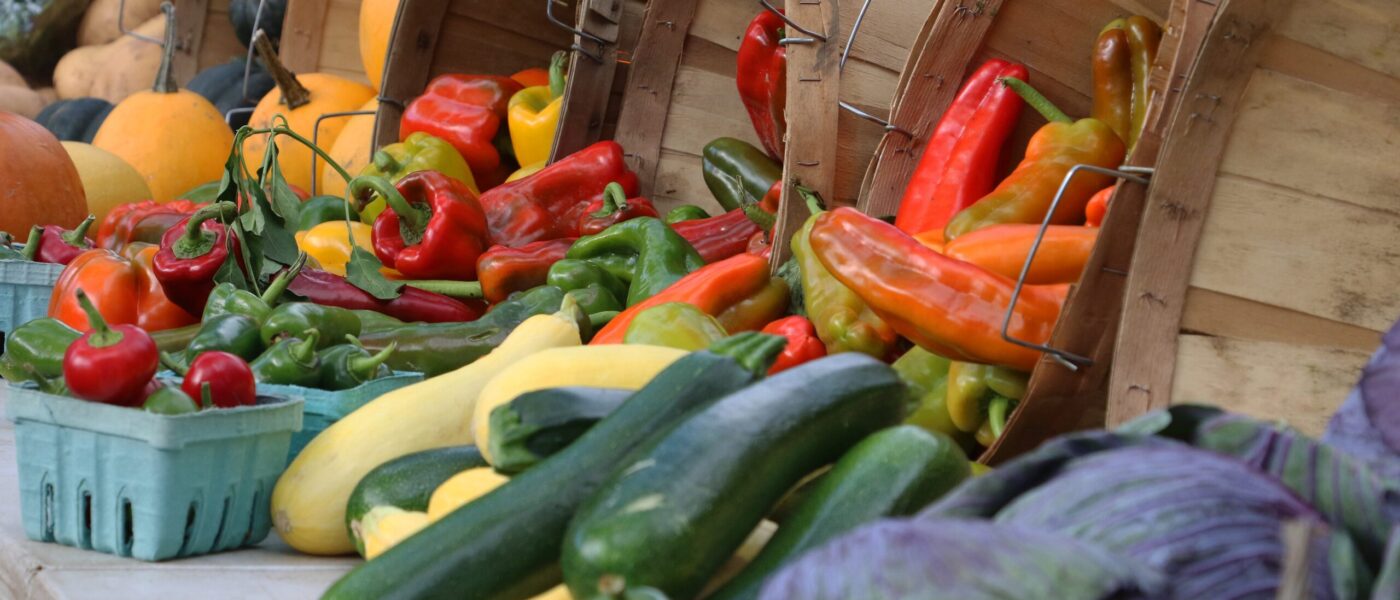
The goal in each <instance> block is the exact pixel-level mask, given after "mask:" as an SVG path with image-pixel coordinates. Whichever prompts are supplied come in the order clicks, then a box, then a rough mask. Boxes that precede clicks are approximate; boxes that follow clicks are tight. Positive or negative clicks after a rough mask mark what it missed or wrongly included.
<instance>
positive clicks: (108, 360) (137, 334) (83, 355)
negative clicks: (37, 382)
mask: <svg viewBox="0 0 1400 600" xmlns="http://www.w3.org/2000/svg"><path fill="white" fill-rule="evenodd" d="M77 297H78V304H79V305H81V306H82V307H83V310H85V311H87V315H88V323H90V324H91V326H92V329H91V330H89V331H88V332H87V333H84V334H83V336H82V337H80V338H78V339H77V341H75V342H73V343H72V345H70V346H68V350H67V351H65V352H64V353H63V381H64V383H66V384H68V391H69V392H71V393H72V394H73V395H74V396H75V397H78V398H82V399H84V400H91V401H93V402H103V403H106V404H121V405H126V406H130V405H133V404H136V403H139V402H140V401H141V400H143V399H145V396H144V395H143V392H144V391H145V389H146V386H147V385H148V384H149V383H150V382H151V378H152V377H155V375H156V368H157V367H159V366H160V350H158V349H157V348H156V343H155V341H153V340H151V335H150V334H148V333H146V332H145V331H144V330H142V329H141V328H140V327H137V326H135V325H113V326H110V327H109V326H108V325H107V322H106V321H105V320H103V318H102V313H100V312H97V307H95V306H93V305H92V301H91V300H88V297H87V294H86V293H84V292H83V291H82V290H78V291H77Z"/></svg>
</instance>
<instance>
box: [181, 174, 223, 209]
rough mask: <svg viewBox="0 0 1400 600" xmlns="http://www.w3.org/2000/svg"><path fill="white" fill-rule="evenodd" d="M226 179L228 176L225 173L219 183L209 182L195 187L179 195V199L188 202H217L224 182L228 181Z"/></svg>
mask: <svg viewBox="0 0 1400 600" xmlns="http://www.w3.org/2000/svg"><path fill="white" fill-rule="evenodd" d="M227 178H228V174H227V173H225V174H224V176H223V177H221V178H220V179H219V181H210V182H209V183H204V184H200V185H197V186H195V187H194V188H193V189H191V190H190V191H188V192H185V193H183V194H180V197H181V198H184V199H185V200H189V201H190V202H213V201H215V200H218V199H219V193H220V192H222V191H223V186H224V182H225V181H227V180H228V179H227Z"/></svg>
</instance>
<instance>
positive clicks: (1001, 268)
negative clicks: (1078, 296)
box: [926, 224, 1099, 284]
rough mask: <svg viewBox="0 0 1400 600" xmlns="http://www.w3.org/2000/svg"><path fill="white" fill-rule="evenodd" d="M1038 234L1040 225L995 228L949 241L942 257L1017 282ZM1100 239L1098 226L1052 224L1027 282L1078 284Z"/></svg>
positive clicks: (1047, 229) (994, 226)
mask: <svg viewBox="0 0 1400 600" xmlns="http://www.w3.org/2000/svg"><path fill="white" fill-rule="evenodd" d="M1039 231H1040V226H1039V225H1024V224H1014V225H993V226H991V227H988V228H986V229H978V230H977V231H974V232H972V233H969V234H967V235H964V236H962V237H959V238H958V239H956V240H953V241H951V242H948V244H947V245H946V246H944V247H943V255H944V256H947V257H948V258H956V259H958V260H960V261H963V262H967V263H972V264H974V265H977V266H979V267H982V268H983V269H986V270H988V271H991V272H993V273H996V274H998V275H1001V276H1003V277H1009V278H1011V279H1012V280H1013V281H1014V280H1015V279H1016V278H1017V277H1020V276H1021V268H1022V267H1024V266H1025V264H1026V255H1027V254H1028V253H1030V251H1031V244H1032V243H1034V242H1035V236H1036V233H1037V232H1039ZM1098 237H1099V230H1098V228H1096V227H1080V226H1077V225H1051V226H1050V227H1048V228H1046V230H1045V238H1044V239H1042V240H1041V242H1040V248H1039V249H1037V250H1036V253H1035V262H1033V263H1031V270H1030V271H1029V272H1028V273H1026V283H1031V284H1045V283H1074V282H1076V281H1079V274H1080V273H1081V272H1083V271H1084V263H1086V262H1089V254H1090V253H1092V252H1093V251H1094V242H1095V241H1096V240H1098ZM926 245H927V244H926Z"/></svg>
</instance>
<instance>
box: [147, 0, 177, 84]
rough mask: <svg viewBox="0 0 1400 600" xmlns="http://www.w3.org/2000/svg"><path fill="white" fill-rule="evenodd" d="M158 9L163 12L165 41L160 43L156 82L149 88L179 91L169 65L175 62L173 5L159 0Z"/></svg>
mask: <svg viewBox="0 0 1400 600" xmlns="http://www.w3.org/2000/svg"><path fill="white" fill-rule="evenodd" d="M160 11H161V12H163V13H165V42H164V43H163V44H162V45H161V50H160V68H159V69H158V70H156V83H155V85H154V86H152V87H151V89H152V90H154V91H155V92H156V93H158V94H173V93H175V92H177V91H180V88H179V87H178V86H176V85H175V74H174V72H173V71H174V69H173V68H172V65H171V63H173V62H175V46H176V43H175V6H174V5H172V4H170V3H169V2H161V3H160Z"/></svg>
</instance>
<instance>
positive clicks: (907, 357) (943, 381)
mask: <svg viewBox="0 0 1400 600" xmlns="http://www.w3.org/2000/svg"><path fill="white" fill-rule="evenodd" d="M949 365H951V361H949V360H948V359H946V358H943V357H942V356H939V355H937V354H934V353H932V352H929V351H928V350H924V349H923V348H920V347H918V346H914V347H913V348H910V349H909V351H908V352H905V353H904V356H901V357H899V360H896V361H894V364H893V365H891V366H892V367H894V371H895V373H898V374H899V378H900V379H901V380H903V381H904V383H905V384H906V385H908V386H909V391H910V407H909V410H908V411H906V412H907V414H908V416H906V417H905V418H904V422H905V423H909V424H912V425H917V426H919V427H922V428H924V429H927V430H929V431H937V432H939V433H942V434H945V435H948V436H952V437H954V438H961V437H963V434H962V431H961V430H960V429H958V427H957V425H954V424H953V417H952V415H951V414H949V412H948V367H949Z"/></svg>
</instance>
